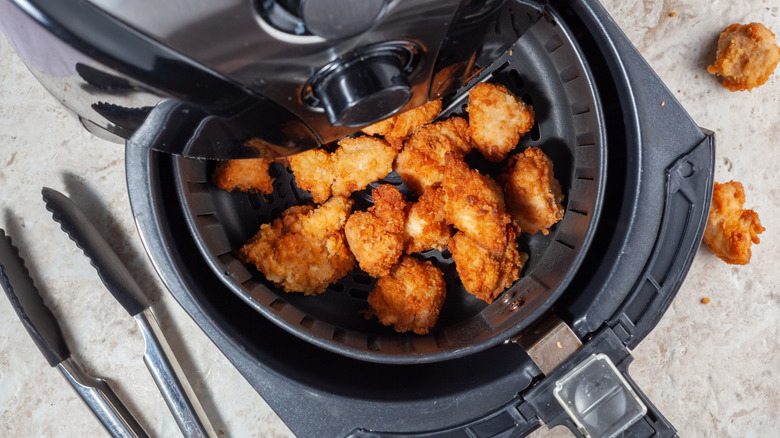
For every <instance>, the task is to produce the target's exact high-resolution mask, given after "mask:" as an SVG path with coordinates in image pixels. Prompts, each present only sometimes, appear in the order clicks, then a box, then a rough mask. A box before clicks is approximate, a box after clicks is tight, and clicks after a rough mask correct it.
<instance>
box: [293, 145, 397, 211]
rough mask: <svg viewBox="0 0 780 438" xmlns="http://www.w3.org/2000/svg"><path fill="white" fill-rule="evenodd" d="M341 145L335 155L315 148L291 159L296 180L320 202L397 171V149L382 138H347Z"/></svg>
mask: <svg viewBox="0 0 780 438" xmlns="http://www.w3.org/2000/svg"><path fill="white" fill-rule="evenodd" d="M338 144H339V147H338V149H336V151H335V152H333V153H332V154H329V153H328V152H326V151H324V150H322V149H312V150H308V151H306V152H302V153H300V154H296V155H293V156H291V157H289V159H288V160H289V163H290V168H291V169H292V171H293V174H294V175H295V183H296V184H297V185H298V187H300V188H301V189H303V190H306V191H308V192H309V193H310V194H311V196H312V200H313V201H314V202H315V203H317V204H321V203H323V202H325V201H327V200H328V198H330V197H331V196H349V195H351V194H352V192H355V191H358V190H363V189H365V188H366V187H368V185H369V184H370V183H372V182H374V181H376V180H378V179H381V178H384V177H385V176H387V174H389V173H390V172H392V170H393V160H394V159H395V156H396V154H397V152H396V151H395V149H393V148H392V147H390V145H389V144H388V143H387V142H386V141H384V140H382V139H380V138H374V137H366V136H364V137H356V138H350V137H345V138H343V139H341V140H339V143H338Z"/></svg>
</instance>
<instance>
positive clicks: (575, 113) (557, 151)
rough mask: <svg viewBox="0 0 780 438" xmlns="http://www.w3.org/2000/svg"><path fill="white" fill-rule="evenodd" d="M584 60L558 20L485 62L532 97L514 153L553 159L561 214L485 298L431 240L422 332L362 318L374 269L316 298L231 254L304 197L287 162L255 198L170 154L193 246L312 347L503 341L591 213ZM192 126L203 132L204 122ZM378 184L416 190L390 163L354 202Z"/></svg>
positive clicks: (546, 303)
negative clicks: (426, 329) (428, 307)
mask: <svg viewBox="0 0 780 438" xmlns="http://www.w3.org/2000/svg"><path fill="white" fill-rule="evenodd" d="M582 59H583V57H582V56H581V53H580V52H579V48H578V47H577V45H576V43H575V41H574V40H573V38H572V36H571V35H570V34H569V33H568V30H567V29H566V27H565V26H564V25H563V23H562V22H561V21H560V20H557V23H553V22H551V21H546V20H541V21H539V22H538V23H537V24H535V25H534V26H532V27H531V29H530V30H529V31H528V32H527V33H526V34H525V35H524V36H523V37H522V38H521V39H520V40H518V42H517V43H516V44H515V45H514V47H513V48H512V50H511V51H510V52H508V53H507V54H505V55H504V56H503V57H502V58H501V59H498V60H497V61H496V62H495V63H494V64H493V65H492V66H490V67H488V68H487V69H486V71H488V72H490V73H489V74H488V75H486V78H485V79H486V80H487V81H489V82H497V83H502V84H503V85H505V86H506V87H507V88H509V89H510V90H511V91H512V92H514V93H515V94H516V95H518V96H521V97H522V99H523V100H524V101H525V102H526V103H529V104H532V105H533V107H534V110H535V113H536V124H535V125H534V127H533V129H532V131H531V132H529V133H528V134H526V135H525V136H524V137H523V138H521V140H520V143H519V145H518V147H517V151H522V150H524V149H525V148H527V147H531V146H535V147H539V148H541V149H542V150H543V151H544V152H545V153H546V154H547V155H548V156H549V157H550V158H551V159H552V161H553V163H554V166H555V176H556V177H557V178H558V180H559V181H560V183H561V186H562V189H563V193H564V195H565V200H564V205H565V207H566V214H565V216H564V219H563V220H562V221H561V222H559V223H558V224H556V225H555V226H554V227H553V228H552V229H551V232H550V234H549V235H547V236H543V235H542V234H541V233H537V234H536V235H528V234H522V235H521V236H519V238H518V245H519V250H520V251H523V252H526V253H528V254H529V256H530V257H529V261H528V263H527V264H526V267H525V268H524V270H523V272H522V274H521V278H520V280H518V281H516V282H515V283H514V284H513V285H512V286H511V287H510V288H508V289H507V290H506V291H504V293H503V294H502V295H501V296H500V297H499V298H498V299H497V300H496V301H495V302H494V303H492V304H490V305H486V304H485V303H484V302H483V301H481V300H478V299H476V298H474V297H473V296H471V295H470V294H468V293H467V292H466V291H465V290H464V289H463V286H462V284H461V283H460V280H459V279H458V276H457V272H456V270H455V265H454V263H453V261H452V259H451V257H450V254H449V253H448V252H447V251H444V252H443V253H442V252H439V251H436V250H432V251H428V252H425V253H421V254H416V255H415V256H416V257H417V258H419V259H421V260H429V261H431V262H432V263H433V264H434V265H435V266H437V267H438V268H440V269H441V270H442V272H443V273H444V277H445V281H446V283H447V299H446V301H445V304H444V307H443V308H442V311H441V314H440V317H439V320H438V322H437V324H436V326H435V327H434V329H433V330H432V331H431V333H430V334H429V335H426V336H418V335H414V334H399V333H396V332H395V331H393V330H392V328H388V327H384V326H382V325H381V324H380V323H379V322H378V321H376V320H375V319H367V318H365V317H364V314H365V312H364V311H365V309H366V308H367V303H366V297H367V296H368V294H369V293H370V292H371V290H372V289H373V286H374V283H375V279H373V278H371V277H370V276H369V275H367V274H366V273H365V272H363V271H361V270H359V269H356V270H355V271H354V272H353V273H351V274H349V275H347V276H346V277H344V278H343V279H341V280H339V281H338V282H336V283H333V284H331V285H330V286H329V287H328V288H327V290H326V292H324V293H322V294H320V295H317V296H314V297H312V296H303V295H302V294H287V293H285V292H283V291H281V290H280V289H279V288H277V287H275V286H274V285H273V284H272V283H270V282H268V281H267V280H266V279H265V278H264V276H263V274H262V273H260V272H258V271H257V270H255V269H254V267H251V266H245V265H243V264H242V263H241V262H240V261H239V260H238V259H237V258H236V257H235V256H234V255H233V250H235V249H237V248H239V247H240V246H242V245H243V244H244V243H245V242H246V241H247V240H248V239H249V238H250V237H251V236H253V235H254V234H255V233H256V232H257V230H258V229H259V226H260V224H262V223H268V222H271V221H273V220H274V219H275V218H277V217H279V216H280V215H281V212H282V211H284V210H285V209H286V208H288V207H290V206H293V205H297V204H302V203H306V202H309V201H310V196H309V195H308V193H307V192H305V191H302V190H300V189H299V188H298V187H297V186H296V185H295V178H294V176H293V175H292V173H291V171H290V170H289V169H287V168H285V167H284V166H283V165H281V164H278V163H274V164H273V165H272V166H271V175H272V176H274V177H275V178H276V181H275V183H274V193H273V194H272V195H268V196H262V195H257V194H246V193H236V192H233V193H230V192H225V191H222V190H219V189H217V188H216V187H215V186H214V185H213V184H211V182H210V176H211V172H212V171H213V168H214V163H211V162H206V161H199V160H190V159H185V158H178V159H177V161H176V163H175V169H176V172H177V175H176V176H175V177H176V180H177V189H178V192H179V195H180V200H181V202H182V205H183V207H184V210H185V212H186V214H188V216H187V221H188V227H189V228H190V231H191V233H192V235H193V237H194V238H195V240H196V242H197V243H198V245H199V249H200V251H201V255H202V256H203V257H204V258H205V259H206V261H207V262H208V263H209V265H210V266H211V267H212V269H213V270H214V271H215V272H217V273H219V274H220V277H221V278H222V280H223V282H224V284H225V285H226V286H227V287H228V288H229V289H230V290H231V291H232V292H233V293H235V294H237V295H238V296H239V297H241V298H242V299H243V300H244V301H245V302H246V303H247V304H248V305H250V306H252V307H253V308H254V309H256V310H257V311H258V313H260V314H262V315H264V316H265V317H267V318H270V319H271V320H272V321H274V322H275V323H277V324H278V325H279V326H281V327H283V328H285V329H287V330H289V331H291V332H292V333H294V334H296V335H298V336H300V337H302V338H304V339H306V340H308V341H310V342H313V343H314V344H316V345H319V346H321V347H323V348H327V349H330V350H332V351H336V352H339V353H341V354H345V355H348V356H350V357H356V358H360V359H364V360H371V361H379V362H389V363H418V362H427V361H436V360H443V359H447V358H451V357H455V356H461V355H465V354H469V353H470V352H473V351H476V350H478V349H482V348H486V347H488V346H491V345H495V344H497V343H499V342H501V341H502V340H504V339H506V338H507V337H508V336H511V335H512V334H514V333H517V332H518V331H519V330H521V329H522V328H524V327H525V326H527V325H528V324H530V322H532V321H533V319H535V318H536V317H537V316H538V315H539V314H541V313H543V312H544V311H546V310H547V309H549V307H550V305H551V304H552V302H553V301H554V300H555V299H556V298H557V297H558V296H559V295H560V293H562V291H563V290H564V288H565V287H566V285H567V284H568V282H569V281H570V279H571V277H572V276H573V274H574V272H575V271H576V269H577V267H578V266H579V264H580V262H581V259H582V257H583V256H584V252H585V249H586V247H587V245H588V244H589V242H590V238H591V235H592V233H593V230H594V228H595V223H596V222H597V219H598V212H599V209H600V206H601V198H600V196H601V193H602V190H603V185H604V174H605V159H606V155H605V144H604V138H603V126H604V123H603V119H602V114H601V108H600V106H599V102H598V98H597V94H596V91H595V89H594V85H593V80H592V78H591V76H590V72H589V71H588V70H587V68H586V66H584V65H583V62H582V61H581V60H582ZM466 98H467V96H463V98H462V99H463V100H461V101H456V102H453V103H452V104H451V105H449V106H448V107H447V108H446V109H445V112H444V114H443V115H442V118H446V117H449V116H452V115H458V116H461V117H464V118H467V114H466V113H465V111H464V110H463V108H464V107H465V104H466V101H465V99H466ZM199 135H205V136H208V135H209V132H207V131H203V132H200V133H199ZM242 140H244V139H236V141H242ZM466 160H467V162H469V164H470V165H471V166H472V167H474V168H476V169H478V170H479V171H480V172H481V173H483V174H489V175H491V176H494V177H495V176H497V174H498V173H499V172H500V170H501V166H500V165H496V164H494V163H490V162H488V161H486V160H484V159H483V158H482V157H481V155H479V153H478V152H474V153H472V154H470V155H469V156H467V158H466ZM378 184H393V185H395V186H396V187H398V189H399V190H400V191H401V192H402V193H404V194H405V195H406V196H407V200H413V199H414V198H413V196H411V195H410V193H409V190H408V189H407V188H406V186H405V184H404V183H403V181H402V180H401V179H400V177H399V176H398V175H397V174H396V173H395V172H393V173H391V174H390V175H388V176H387V177H386V178H384V179H383V180H381V181H378V182H375V183H373V184H372V185H371V186H370V187H368V188H367V189H366V190H363V191H361V192H358V193H355V194H353V198H354V199H355V201H356V202H355V207H354V208H355V209H358V210H363V209H365V208H367V207H368V206H369V205H370V204H371V189H372V188H373V187H376V186H377V185H378ZM223 274H224V275H223ZM258 336H262V334H258Z"/></svg>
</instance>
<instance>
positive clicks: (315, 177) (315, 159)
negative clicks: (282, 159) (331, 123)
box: [288, 149, 333, 204]
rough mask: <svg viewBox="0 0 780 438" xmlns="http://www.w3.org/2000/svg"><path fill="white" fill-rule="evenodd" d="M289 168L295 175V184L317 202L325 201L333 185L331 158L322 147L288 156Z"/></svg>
mask: <svg viewBox="0 0 780 438" xmlns="http://www.w3.org/2000/svg"><path fill="white" fill-rule="evenodd" d="M288 162H289V163H290V169H292V171H293V174H294V175H295V184H296V185H297V186H298V187H300V188H301V189H303V190H306V191H308V192H309V194H310V195H311V197H312V200H313V201H314V202H315V203H317V204H322V203H323V202H325V201H327V200H328V198H330V195H331V189H330V187H331V185H333V160H332V158H331V155H330V154H329V153H328V152H327V151H324V150H322V149H309V150H308V151H305V152H301V153H300V154H295V155H291V156H290V157H288Z"/></svg>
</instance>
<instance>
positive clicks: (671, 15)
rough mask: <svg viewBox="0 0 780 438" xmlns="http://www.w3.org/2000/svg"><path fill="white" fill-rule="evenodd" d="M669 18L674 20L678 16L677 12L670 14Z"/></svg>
mask: <svg viewBox="0 0 780 438" xmlns="http://www.w3.org/2000/svg"><path fill="white" fill-rule="evenodd" d="M669 16H670V17H672V18H674V17H676V16H677V12H669Z"/></svg>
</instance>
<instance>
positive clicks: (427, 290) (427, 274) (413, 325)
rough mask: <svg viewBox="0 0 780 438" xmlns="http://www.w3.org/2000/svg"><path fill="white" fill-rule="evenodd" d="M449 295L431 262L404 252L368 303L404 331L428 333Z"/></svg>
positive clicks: (442, 279) (398, 330)
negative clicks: (422, 260) (420, 259)
mask: <svg viewBox="0 0 780 438" xmlns="http://www.w3.org/2000/svg"><path fill="white" fill-rule="evenodd" d="M446 295H447V286H446V283H445V282H444V275H443V274H442V272H441V270H439V268H437V267H435V266H433V264H432V263H431V262H421V261H419V260H417V259H415V258H414V257H410V256H403V257H402V258H401V262H400V263H399V264H397V265H395V267H394V268H393V269H392V270H391V271H390V274H389V275H386V276H384V277H382V278H380V279H379V280H377V282H376V286H375V287H374V290H373V291H371V294H370V295H369V296H368V304H369V306H371V309H372V310H373V311H374V313H375V314H376V316H377V317H378V318H379V321H380V322H381V323H382V324H384V325H387V326H390V325H392V326H394V327H393V328H394V329H395V331H397V332H400V333H403V332H408V331H414V332H415V333H417V334H418V335H424V334H427V333H428V331H430V329H431V328H433V326H434V325H435V324H436V320H437V319H438V318H439V312H440V311H441V307H442V305H443V304H444V298H445V297H446Z"/></svg>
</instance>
